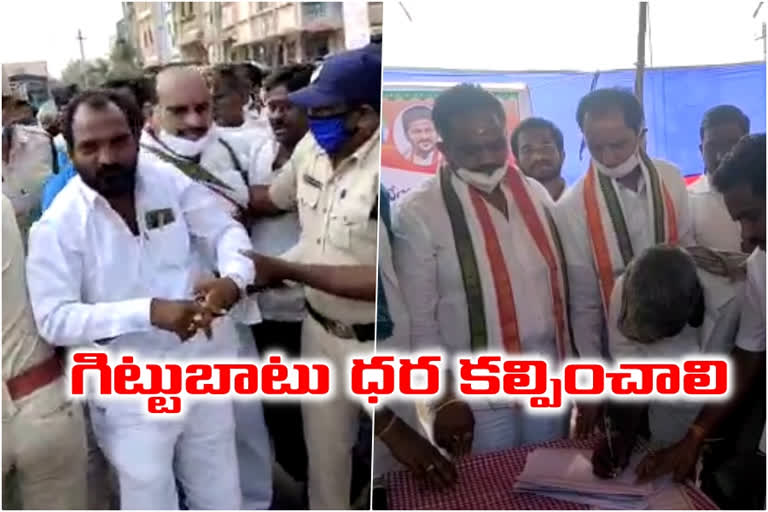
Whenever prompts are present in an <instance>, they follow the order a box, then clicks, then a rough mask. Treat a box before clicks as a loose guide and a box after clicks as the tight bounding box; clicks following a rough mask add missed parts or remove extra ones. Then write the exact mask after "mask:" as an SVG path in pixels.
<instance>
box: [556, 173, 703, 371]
mask: <svg viewBox="0 0 768 512" xmlns="http://www.w3.org/2000/svg"><path fill="white" fill-rule="evenodd" d="M653 163H654V165H655V166H656V169H657V170H658V172H659V176H660V177H661V179H662V181H663V182H664V184H665V185H666V187H667V190H668V191H669V195H670V197H671V199H672V202H673V203H674V205H675V212H676V213H677V232H678V239H679V241H680V245H681V246H683V247H686V246H690V245H693V243H694V241H693V227H692V222H691V215H690V211H689V207H688V193H687V191H686V189H685V181H684V180H683V177H682V175H681V174H680V170H679V169H678V168H677V167H675V166H674V165H671V164H669V163H667V162H663V161H660V160H654V161H653ZM616 189H617V196H618V199H619V203H620V204H621V208H622V211H623V212H624V220H625V222H626V224H627V230H628V231H629V237H630V239H631V241H632V249H633V250H634V254H635V255H637V254H639V253H640V252H642V251H643V250H644V249H647V248H648V247H651V246H652V245H653V244H654V240H653V229H652V218H651V217H652V212H649V211H648V209H649V206H648V196H647V194H648V191H647V189H646V187H645V183H644V182H642V181H641V183H640V187H639V189H638V191H633V190H631V189H629V188H627V187H625V186H623V185H621V184H619V183H616ZM555 221H556V222H557V227H558V231H559V232H560V238H561V240H562V242H563V251H564V252H565V258H566V261H567V266H568V289H569V293H570V318H571V328H572V330H573V342H574V345H575V346H576V349H577V350H578V351H579V355H581V356H582V357H600V356H601V351H602V348H601V347H602V345H603V340H604V339H606V330H605V325H606V323H605V314H604V310H603V302H602V298H601V295H600V286H599V282H598V279H597V273H596V271H595V264H594V260H593V257H592V248H591V245H590V238H589V230H588V227H587V219H586V210H585V208H584V177H582V178H581V179H580V180H579V181H578V182H577V183H576V184H575V185H573V186H572V187H570V188H569V189H568V190H566V191H565V193H564V194H563V196H562V197H561V198H560V200H559V201H558V202H557V205H556V207H555ZM603 222H604V224H607V227H608V229H613V226H612V224H611V221H610V219H609V218H604V219H603ZM612 263H613V272H614V276H617V277H618V276H620V275H621V274H622V273H623V272H624V264H623V262H622V261H613V262H612Z"/></svg>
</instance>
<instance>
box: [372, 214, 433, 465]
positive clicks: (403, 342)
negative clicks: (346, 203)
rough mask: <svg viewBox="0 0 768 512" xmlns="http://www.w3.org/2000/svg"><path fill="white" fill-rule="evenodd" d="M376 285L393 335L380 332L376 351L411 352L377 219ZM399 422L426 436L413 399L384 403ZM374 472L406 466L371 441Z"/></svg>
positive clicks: (405, 317)
mask: <svg viewBox="0 0 768 512" xmlns="http://www.w3.org/2000/svg"><path fill="white" fill-rule="evenodd" d="M379 286H381V287H383V289H384V294H385V295H386V298H387V308H388V309H389V316H390V318H391V319H392V322H393V323H394V329H393V332H392V336H390V337H389V338H382V337H381V333H380V332H379V334H378V337H377V339H376V347H377V350H380V351H386V352H389V351H393V352H398V353H403V354H408V353H411V352H412V348H411V339H410V336H409V334H410V318H409V317H408V310H407V309H406V306H405V302H404V300H403V295H402V292H401V291H400V282H399V280H398V277H397V274H396V273H395V268H394V263H393V260H392V245H391V243H390V237H389V234H388V233H387V228H386V227H385V225H384V221H383V220H380V221H379ZM387 406H388V407H389V409H390V410H392V411H393V412H394V413H395V414H396V415H397V416H398V417H399V418H400V419H401V420H402V421H404V422H406V423H407V424H408V425H410V426H411V428H413V429H414V430H416V431H417V432H419V433H420V434H421V435H423V436H425V437H426V435H427V433H426V428H425V427H426V426H425V425H423V424H422V423H421V421H420V420H419V417H418V414H417V409H416V407H417V405H416V403H415V402H413V401H403V402H400V401H398V402H392V403H387ZM373 456H374V458H373V474H374V476H381V475H383V474H385V473H388V472H390V471H399V470H403V469H405V468H404V467H403V466H402V465H401V464H400V463H399V462H398V461H397V460H395V458H394V457H393V456H392V453H391V452H390V451H389V448H387V446H386V444H384V443H383V442H382V441H381V440H379V439H378V438H376V439H375V440H374V449H373Z"/></svg>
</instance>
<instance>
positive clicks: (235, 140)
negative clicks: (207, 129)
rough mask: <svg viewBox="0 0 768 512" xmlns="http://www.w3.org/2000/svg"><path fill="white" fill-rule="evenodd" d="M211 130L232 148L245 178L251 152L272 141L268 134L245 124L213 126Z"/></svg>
mask: <svg viewBox="0 0 768 512" xmlns="http://www.w3.org/2000/svg"><path fill="white" fill-rule="evenodd" d="M213 129H214V130H216V133H217V134H218V135H219V137H221V138H222V139H224V140H225V141H227V143H228V144H229V145H230V146H231V147H232V149H233V150H234V152H235V154H236V155H237V159H238V162H239V163H240V166H241V167H242V168H243V170H245V171H246V176H247V171H248V166H249V162H250V159H251V155H252V154H253V151H254V150H255V149H256V148H258V147H261V146H263V145H264V144H267V143H268V142H271V141H272V140H273V137H272V135H271V133H270V132H265V131H264V130H261V129H257V128H253V127H249V126H248V125H247V124H245V123H244V124H243V125H242V126H238V127H226V126H218V125H214V127H213Z"/></svg>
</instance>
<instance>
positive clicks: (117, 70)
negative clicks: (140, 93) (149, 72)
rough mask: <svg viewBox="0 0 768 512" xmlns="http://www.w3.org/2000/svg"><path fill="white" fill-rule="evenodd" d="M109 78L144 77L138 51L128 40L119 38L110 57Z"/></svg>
mask: <svg viewBox="0 0 768 512" xmlns="http://www.w3.org/2000/svg"><path fill="white" fill-rule="evenodd" d="M108 75H109V78H110V79H126V78H135V77H140V76H141V75H142V71H141V67H140V66H139V64H138V58H137V53H136V49H135V48H134V47H133V45H132V44H131V43H130V41H127V40H126V39H122V38H118V39H116V40H115V44H114V45H113V46H112V51H111V52H110V55H109V73H108Z"/></svg>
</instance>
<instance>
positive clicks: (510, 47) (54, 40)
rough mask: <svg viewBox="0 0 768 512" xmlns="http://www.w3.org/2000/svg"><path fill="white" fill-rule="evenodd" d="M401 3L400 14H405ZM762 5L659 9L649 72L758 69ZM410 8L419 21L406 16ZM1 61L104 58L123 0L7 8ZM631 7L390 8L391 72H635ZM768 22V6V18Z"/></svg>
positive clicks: (653, 14) (428, 0)
mask: <svg viewBox="0 0 768 512" xmlns="http://www.w3.org/2000/svg"><path fill="white" fill-rule="evenodd" d="M401 4H402V6H401ZM757 4H758V2H757V1H756V0H739V1H727V0H717V1H713V2H704V1H701V0H652V1H651V2H650V35H651V44H650V45H649V47H648V54H647V63H648V64H649V65H650V64H653V65H654V66H677V65H700V64H723V63H732V62H743V61H751V60H760V59H762V58H763V50H762V43H761V42H760V41H755V37H757V36H758V35H759V33H760V21H759V20H755V19H753V18H752V13H753V11H754V10H755V7H756V6H757ZM403 6H404V7H405V9H406V10H407V11H408V13H409V14H410V16H411V18H412V20H409V19H408V17H407V16H406V14H405V12H404V10H403ZM1 9H2V15H1V16H0V60H1V61H2V62H17V61H28V60H46V61H47V62H48V71H49V73H50V74H51V75H52V76H56V77H58V76H59V75H60V73H61V71H62V69H64V67H65V66H66V65H67V63H68V62H69V61H70V60H73V59H78V58H79V57H80V49H79V46H78V41H77V39H76V37H77V30H78V28H80V29H82V31H83V35H84V37H85V38H86V39H85V42H84V46H85V56H86V58H88V59H90V58H95V57H102V56H106V55H107V54H108V53H109V43H110V38H111V37H113V36H114V35H115V23H117V21H118V20H119V19H120V17H121V4H120V2H119V1H115V0H99V1H86V0H68V1H61V0H59V1H43V0H14V1H4V2H2V8H1ZM637 11H638V8H637V2H635V1H633V0H580V1H578V2H574V1H554V0H544V1H542V0H535V1H534V0H503V1H499V0H471V1H468V0H464V1H445V0H402V1H397V0H386V1H385V2H384V32H385V34H386V35H385V38H386V44H385V45H384V65H385V66H402V67H444V68H457V69H492V70H558V69H569V70H583V71H593V70H596V69H615V68H630V67H632V66H633V65H634V62H635V59H636V45H637ZM767 15H768V5H766V6H764V7H763V9H762V10H761V15H760V17H761V18H762V19H765V17H766V16H767Z"/></svg>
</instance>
